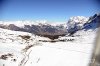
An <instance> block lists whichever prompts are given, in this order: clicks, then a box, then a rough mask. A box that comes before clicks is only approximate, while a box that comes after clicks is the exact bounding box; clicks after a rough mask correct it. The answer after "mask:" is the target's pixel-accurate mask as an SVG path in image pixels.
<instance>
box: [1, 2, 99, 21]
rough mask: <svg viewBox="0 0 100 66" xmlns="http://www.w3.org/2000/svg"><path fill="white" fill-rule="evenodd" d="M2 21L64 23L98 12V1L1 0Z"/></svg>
mask: <svg viewBox="0 0 100 66" xmlns="http://www.w3.org/2000/svg"><path fill="white" fill-rule="evenodd" d="M0 4H1V5H0V14H1V15H0V20H48V21H51V22H55V21H58V22H63V21H66V20H67V19H69V17H71V16H86V17H88V16H91V15H93V14H95V13H96V12H98V10H99V8H98V5H97V3H96V0H0Z"/></svg>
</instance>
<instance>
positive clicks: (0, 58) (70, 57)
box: [0, 29, 95, 66]
mask: <svg viewBox="0 0 100 66" xmlns="http://www.w3.org/2000/svg"><path fill="white" fill-rule="evenodd" d="M20 35H21V36H27V35H28V36H31V38H30V39H28V40H25V39H23V38H22V37H21V36H20ZM90 35H91V34H90ZM90 35H88V36H86V37H85V36H84V37H85V38H84V39H83V38H82V37H81V38H82V40H80V38H77V37H76V38H77V39H76V40H75V41H73V42H67V41H66V42H56V43H52V42H39V41H38V40H40V39H42V40H43V39H44V40H50V39H48V38H45V37H39V36H35V35H32V34H30V33H26V32H19V31H11V30H6V29H0V36H1V37H0V66H66V65H68V66H80V65H81V66H87V65H88V63H89V60H90V57H91V50H92V48H93V43H92V42H91V41H89V42H85V43H84V40H87V41H88V40H89V39H88V38H87V37H90ZM94 37H95V36H94ZM65 38H68V37H65ZM59 39H60V38H59ZM93 39H94V38H93ZM80 59H82V60H80Z"/></svg>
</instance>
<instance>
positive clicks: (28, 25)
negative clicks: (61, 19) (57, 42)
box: [0, 13, 100, 37]
mask: <svg viewBox="0 0 100 66" xmlns="http://www.w3.org/2000/svg"><path fill="white" fill-rule="evenodd" d="M99 23H100V14H99V13H98V14H95V15H93V16H90V17H83V16H76V17H71V18H70V19H69V20H68V22H66V23H48V22H47V21H46V20H45V21H36V22H33V21H15V22H11V21H8V22H6V21H5V22H4V21H1V22H0V28H4V29H9V30H14V31H24V32H29V33H33V34H36V35H40V36H52V37H53V36H54V35H57V36H62V35H67V34H73V33H75V32H77V31H78V30H89V29H96V28H98V27H99V26H98V24H99Z"/></svg>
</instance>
